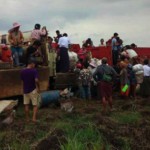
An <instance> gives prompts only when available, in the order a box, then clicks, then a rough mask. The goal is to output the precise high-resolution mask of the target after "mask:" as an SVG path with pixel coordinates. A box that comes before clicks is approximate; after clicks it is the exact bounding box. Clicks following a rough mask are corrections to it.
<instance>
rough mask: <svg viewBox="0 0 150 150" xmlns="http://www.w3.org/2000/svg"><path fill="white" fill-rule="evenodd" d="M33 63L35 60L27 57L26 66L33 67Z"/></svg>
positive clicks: (34, 63)
mask: <svg viewBox="0 0 150 150" xmlns="http://www.w3.org/2000/svg"><path fill="white" fill-rule="evenodd" d="M35 65H36V61H35V60H34V59H29V60H28V65H27V67H29V68H35Z"/></svg>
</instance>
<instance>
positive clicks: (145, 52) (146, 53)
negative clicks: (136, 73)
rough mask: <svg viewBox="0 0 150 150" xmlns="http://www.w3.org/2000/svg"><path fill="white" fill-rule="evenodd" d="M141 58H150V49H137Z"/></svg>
mask: <svg viewBox="0 0 150 150" xmlns="http://www.w3.org/2000/svg"><path fill="white" fill-rule="evenodd" d="M135 51H136V52H137V54H138V56H139V57H142V58H146V57H148V58H150V48H148V47H138V48H136V49H135Z"/></svg>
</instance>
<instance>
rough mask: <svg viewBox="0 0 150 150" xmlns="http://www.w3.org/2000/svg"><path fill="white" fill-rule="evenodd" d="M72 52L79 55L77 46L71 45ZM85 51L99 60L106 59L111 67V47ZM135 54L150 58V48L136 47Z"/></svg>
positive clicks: (79, 49) (78, 46)
mask: <svg viewBox="0 0 150 150" xmlns="http://www.w3.org/2000/svg"><path fill="white" fill-rule="evenodd" d="M72 50H73V51H74V52H76V53H79V52H80V51H81V48H80V45H79V44H73V45H72ZM86 50H87V51H91V53H92V57H95V58H98V59H101V58H103V57H106V58H107V59H108V63H109V64H110V65H112V50H111V46H106V47H105V46H102V47H93V48H87V49H86ZM135 51H136V52H137V54H138V56H139V58H142V59H144V58H150V48H148V47H138V48H136V49H135Z"/></svg>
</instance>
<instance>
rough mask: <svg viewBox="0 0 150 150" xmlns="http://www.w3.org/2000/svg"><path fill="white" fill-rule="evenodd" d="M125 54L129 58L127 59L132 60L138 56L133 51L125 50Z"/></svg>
mask: <svg viewBox="0 0 150 150" xmlns="http://www.w3.org/2000/svg"><path fill="white" fill-rule="evenodd" d="M126 52H127V54H128V56H129V58H133V57H137V56H138V54H137V53H136V52H135V50H133V49H127V50H126Z"/></svg>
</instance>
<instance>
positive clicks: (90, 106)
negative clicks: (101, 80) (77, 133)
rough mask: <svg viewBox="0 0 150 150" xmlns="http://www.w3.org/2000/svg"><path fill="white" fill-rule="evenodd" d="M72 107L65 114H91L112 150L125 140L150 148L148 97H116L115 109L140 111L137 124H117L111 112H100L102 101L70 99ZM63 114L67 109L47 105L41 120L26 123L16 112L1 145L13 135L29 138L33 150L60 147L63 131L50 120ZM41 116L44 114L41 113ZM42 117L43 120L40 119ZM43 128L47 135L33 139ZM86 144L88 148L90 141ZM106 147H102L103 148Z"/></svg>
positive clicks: (136, 147)
mask: <svg viewBox="0 0 150 150" xmlns="http://www.w3.org/2000/svg"><path fill="white" fill-rule="evenodd" d="M72 101H73V104H74V107H75V110H74V112H72V113H71V114H68V118H69V117H70V118H71V117H74V116H86V115H91V116H90V117H91V118H90V119H91V121H92V123H93V124H94V125H95V126H96V128H97V129H98V131H99V132H100V133H101V134H102V135H103V137H104V140H105V141H107V143H109V144H110V145H111V149H112V150H113V149H114V150H116V149H118V150H121V149H122V147H123V146H124V144H125V140H126V141H127V143H129V144H130V148H131V149H133V150H149V149H150V101H149V100H147V99H137V100H136V101H133V100H127V101H123V100H116V101H115V102H114V108H115V109H116V110H115V111H114V112H115V113H120V112H124V111H126V112H135V111H136V112H138V113H139V114H140V115H141V119H140V121H139V122H138V124H136V123H134V124H120V123H119V122H117V121H116V120H114V119H113V118H112V113H114V112H109V113H108V114H105V115H104V114H103V113H102V112H101V109H102V105H101V101H95V100H93V101H90V102H88V103H87V102H84V101H81V100H78V99H75V100H72ZM63 115H65V116H67V113H64V112H63V114H62V111H61V109H60V108H59V107H57V108H56V107H47V108H42V109H41V110H39V118H40V120H41V123H39V124H33V125H32V124H31V125H29V126H26V124H27V123H26V122H25V120H23V119H20V118H23V117H24V114H23V115H18V117H17V118H15V121H14V123H13V124H12V125H10V126H3V128H1V129H3V131H4V132H8V135H6V136H4V137H3V138H2V139H0V140H1V142H0V143H3V144H0V147H3V148H4V147H6V145H8V143H10V142H11V141H12V137H13V136H14V135H15V137H16V138H17V140H18V142H21V141H29V143H30V144H31V145H30V146H31V149H32V150H60V144H64V143H67V141H66V138H65V136H66V134H65V133H64V131H63V130H60V129H57V128H55V129H53V128H52V125H51V124H52V123H53V122H55V121H57V120H59V121H61V120H62V119H63V117H64V116H63ZM43 116H44V117H43ZM42 119H43V120H42ZM73 127H74V128H75V129H82V128H85V127H86V124H84V123H82V124H78V125H74V126H73ZM39 131H42V132H43V133H47V134H46V137H44V138H42V139H37V140H35V139H36V136H37V133H38V132H39ZM87 147H88V148H89V149H90V148H91V144H90V143H89V144H88V145H87ZM103 149H105V147H104V148H103Z"/></svg>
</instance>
